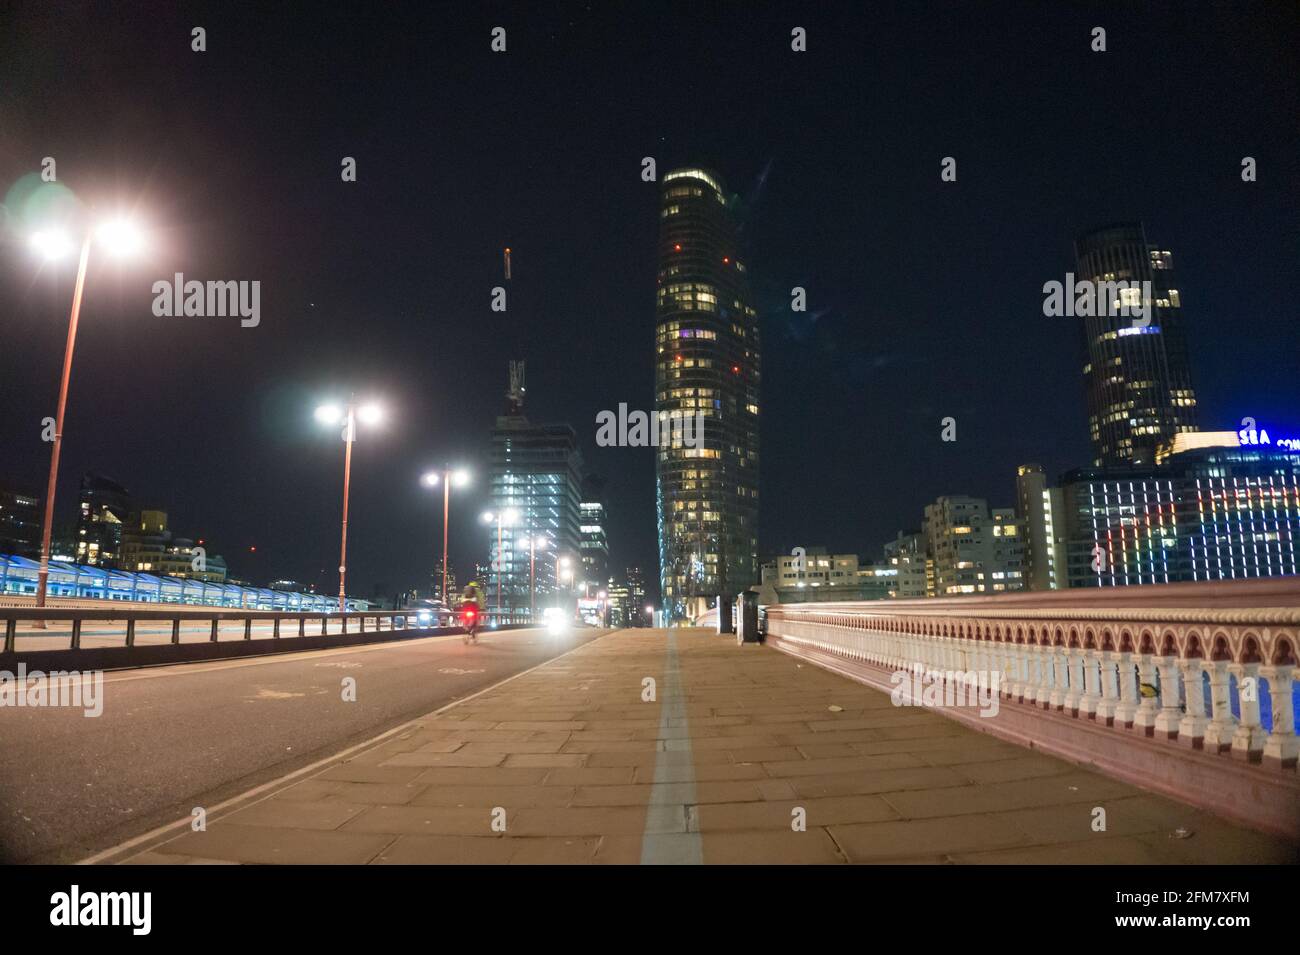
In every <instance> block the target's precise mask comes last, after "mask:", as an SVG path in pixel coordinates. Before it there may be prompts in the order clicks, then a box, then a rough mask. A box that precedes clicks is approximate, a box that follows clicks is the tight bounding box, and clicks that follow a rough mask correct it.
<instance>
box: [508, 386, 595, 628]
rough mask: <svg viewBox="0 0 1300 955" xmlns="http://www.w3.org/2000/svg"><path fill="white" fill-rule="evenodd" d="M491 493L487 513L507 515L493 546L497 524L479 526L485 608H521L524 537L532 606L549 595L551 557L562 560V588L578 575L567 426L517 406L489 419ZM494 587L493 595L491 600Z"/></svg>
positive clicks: (577, 473)
mask: <svg viewBox="0 0 1300 955" xmlns="http://www.w3.org/2000/svg"><path fill="white" fill-rule="evenodd" d="M491 475H492V477H491V497H492V510H493V512H494V513H495V514H513V516H514V520H513V521H512V522H511V523H508V524H506V525H504V526H503V527H502V529H501V534H500V543H501V546H500V549H498V547H497V540H498V535H497V526H496V524H495V522H494V523H492V524H491V525H490V527H488V528H487V531H488V533H489V542H488V553H489V554H490V556H491V560H490V562H489V566H490V568H491V572H490V573H489V574H488V577H487V581H486V588H485V589H486V593H485V594H484V597H485V598H486V600H487V604H488V608H489V609H490V610H493V611H497V610H501V611H503V612H505V613H507V614H512V613H519V612H523V613H525V614H526V613H527V612H528V608H529V583H530V576H529V563H530V551H529V538H533V540H534V542H536V541H537V540H539V539H542V540H545V545H544V546H537V545H536V543H534V546H535V551H534V552H533V561H532V563H533V571H534V574H535V586H536V606H537V607H539V608H540V607H544V606H547V602H546V600H544V599H543V598H544V596H549V595H551V594H554V593H556V584H557V580H556V562H557V559H568V560H569V561H570V570H569V573H570V577H569V578H565V579H564V580H563V581H562V582H561V583H562V584H563V586H564V589H568V588H570V587H571V586H572V585H573V583H575V582H576V581H577V580H579V579H580V574H581V568H580V565H579V560H580V548H579V544H580V541H581V537H580V531H579V526H580V516H581V512H580V508H579V505H580V504H581V494H582V456H581V453H580V452H579V451H578V437H577V434H575V433H574V430H573V429H572V428H571V427H569V426H568V425H554V424H551V425H534V424H532V423H530V422H529V420H528V419H527V418H526V417H524V415H523V414H522V412H520V413H517V414H511V415H506V416H504V417H500V418H498V419H497V426H496V427H495V428H494V429H493V430H492V451H491ZM498 585H499V588H500V589H499V592H500V599H499V601H498Z"/></svg>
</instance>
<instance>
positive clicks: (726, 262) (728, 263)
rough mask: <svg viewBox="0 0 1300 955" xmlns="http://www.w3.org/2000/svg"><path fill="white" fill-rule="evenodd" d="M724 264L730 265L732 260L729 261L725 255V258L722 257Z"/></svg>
mask: <svg viewBox="0 0 1300 955" xmlns="http://www.w3.org/2000/svg"><path fill="white" fill-rule="evenodd" d="M722 264H723V265H730V264H731V259H729V258H728V257H727V256H725V255H724V256H723V257H722Z"/></svg>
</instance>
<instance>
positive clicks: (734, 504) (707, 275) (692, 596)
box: [655, 168, 759, 620]
mask: <svg viewBox="0 0 1300 955" xmlns="http://www.w3.org/2000/svg"><path fill="white" fill-rule="evenodd" d="M661 200H662V201H661V207H660V211H659V215H660V229H659V276H658V284H659V288H658V298H657V302H656V310H655V316H656V318H655V321H656V329H655V352H656V358H655V412H656V415H657V417H658V419H659V421H661V422H664V421H668V422H671V421H672V420H673V419H678V420H682V419H685V418H688V417H691V416H695V415H699V416H700V417H699V418H697V419H696V420H698V421H700V422H702V424H703V435H702V436H697V437H698V440H695V441H692V442H691V443H692V444H695V445H696V446H695V447H688V446H686V444H687V441H686V440H685V439H686V437H687V436H688V435H687V434H680V433H679V434H678V435H677V437H676V438H674V439H673V440H672V441H669V442H666V443H661V444H660V445H659V447H658V449H657V452H656V458H655V477H656V506H657V515H658V532H659V579H660V594H661V596H662V599H663V606H664V611H665V614H666V616H667V617H668V618H669V619H673V620H678V619H682V618H683V617H685V616H688V615H689V614H691V613H693V612H694V611H695V610H697V609H699V608H700V607H701V606H702V605H703V604H704V602H705V601H706V600H707V599H708V598H709V597H713V596H716V595H718V594H723V593H725V594H735V593H738V592H740V591H742V590H745V589H747V588H749V587H750V586H751V585H753V584H755V583H757V582H758V414H759V337H758V316H757V312H755V310H754V308H753V306H752V304H751V301H750V293H749V281H748V278H747V276H746V268H745V264H744V261H743V258H742V256H741V254H740V248H739V235H738V229H737V223H736V220H735V217H734V209H733V207H732V206H731V205H730V204H729V203H728V200H727V195H726V190H725V188H724V186H723V184H722V182H721V180H720V179H719V178H718V177H717V176H715V175H713V174H712V173H710V172H708V171H707V170H704V169H697V168H687V169H675V170H673V171H672V172H670V173H668V174H667V175H665V176H664V177H663V189H662V196H661Z"/></svg>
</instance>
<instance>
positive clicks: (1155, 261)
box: [1075, 222, 1197, 466]
mask: <svg viewBox="0 0 1300 955" xmlns="http://www.w3.org/2000/svg"><path fill="white" fill-rule="evenodd" d="M1075 257H1076V260H1077V269H1078V274H1077V276H1076V281H1079V282H1097V283H1101V282H1130V283H1133V282H1136V283H1142V282H1150V283H1151V285H1150V300H1149V303H1148V304H1149V306H1150V309H1151V311H1150V313H1149V314H1148V318H1149V320H1150V321H1149V323H1148V324H1146V325H1143V324H1141V323H1135V321H1134V317H1133V316H1132V315H1123V314H1110V315H1106V314H1098V315H1091V316H1085V317H1084V318H1083V319H1082V324H1083V331H1084V337H1085V345H1086V353H1087V357H1086V360H1085V364H1084V366H1083V380H1084V388H1085V391H1086V394H1087V407H1088V430H1089V433H1090V435H1091V438H1092V446H1093V464H1094V465H1099V466H1101V465H1112V464H1125V463H1130V462H1132V463H1139V464H1145V463H1151V462H1152V461H1153V460H1154V454H1155V449H1156V447H1157V446H1158V445H1159V444H1162V443H1164V442H1166V441H1169V440H1170V439H1172V438H1173V436H1174V435H1176V434H1179V433H1182V432H1189V431H1196V430H1197V423H1196V393H1195V392H1194V391H1193V390H1192V373H1191V363H1190V361H1189V360H1188V355H1187V332H1186V323H1185V320H1184V318H1183V309H1182V300H1181V296H1180V293H1179V290H1178V282H1177V280H1176V278H1175V273H1174V261H1173V254H1172V253H1171V252H1168V251H1165V250H1162V249H1161V248H1160V247H1159V246H1155V245H1151V244H1149V243H1148V242H1147V238H1146V231H1145V229H1144V228H1143V226H1142V223H1140V222H1136V223H1123V224H1118V225H1112V226H1108V227H1106V228H1103V229H1098V230H1096V231H1094V232H1090V233H1088V234H1087V235H1085V236H1082V237H1080V238H1079V239H1078V240H1077V241H1076V242H1075ZM1142 297H1143V299H1145V298H1146V296H1145V295H1143V296H1142ZM1097 311H1101V310H1100V309H1098V310H1097Z"/></svg>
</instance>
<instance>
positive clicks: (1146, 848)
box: [131, 629, 1296, 865]
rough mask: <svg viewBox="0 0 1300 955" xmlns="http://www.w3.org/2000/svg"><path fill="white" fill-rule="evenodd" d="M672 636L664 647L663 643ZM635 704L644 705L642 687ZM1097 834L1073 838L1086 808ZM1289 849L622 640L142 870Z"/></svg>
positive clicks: (910, 725)
mask: <svg viewBox="0 0 1300 955" xmlns="http://www.w3.org/2000/svg"><path fill="white" fill-rule="evenodd" d="M670 646H671V649H670ZM646 677H650V678H652V679H653V680H655V681H656V687H657V697H656V699H654V700H650V701H643V699H642V693H643V687H644V684H643V680H644V679H645V678H646ZM1098 807H1101V808H1104V809H1105V811H1106V828H1105V830H1104V831H1094V826H1093V820H1094V818H1095V810H1096V809H1097V808H1098ZM1295 858H1296V852H1295V847H1294V846H1291V845H1289V844H1287V843H1284V842H1282V841H1280V840H1278V839H1276V838H1274V837H1272V836H1269V835H1266V834H1263V833H1258V832H1254V831H1251V830H1247V829H1244V828H1242V827H1239V826H1235V825H1233V824H1232V823H1229V822H1226V821H1224V820H1221V819H1219V818H1217V817H1214V816H1212V815H1210V814H1208V813H1205V812H1202V811H1199V810H1195V809H1192V808H1191V807H1188V806H1185V805H1183V804H1180V803H1177V802H1175V801H1173V800H1169V799H1166V798H1164V797H1161V796H1157V795H1153V794H1150V793H1147V792H1144V791H1142V790H1140V789H1138V788H1136V787H1133V786H1130V785H1128V784H1125V783H1121V782H1118V781H1116V780H1113V779H1110V778H1109V777H1106V776H1103V775H1101V774H1099V773H1096V772H1093V771H1091V770H1088V769H1085V768H1081V767H1079V766H1076V765H1073V764H1071V763H1069V762H1066V761H1064V760H1060V759H1056V758H1054V757H1051V756H1045V755H1043V754H1042V753H1039V752H1035V751H1032V750H1029V749H1026V748H1023V747H1019V746H1016V745H1013V744H1011V743H1008V742H1005V741H1003V740H999V739H996V738H994V737H991V736H989V735H987V734H983V733H979V732H976V731H974V730H972V729H969V728H967V727H966V726H964V725H962V724H959V723H956V722H954V721H952V720H948V719H946V718H945V717H944V716H942V715H941V714H939V713H934V712H927V711H919V710H914V709H902V708H897V707H894V706H893V705H892V704H891V702H890V700H889V696H888V694H886V693H883V692H881V691H879V690H876V689H873V688H870V687H866V686H863V685H861V684H858V683H855V682H853V681H851V680H848V679H846V678H844V677H841V676H839V675H837V674H834V673H831V672H829V671H826V670H822V669H820V668H818V667H815V666H812V665H810V664H805V663H802V662H801V661H798V660H796V659H795V658H793V657H790V656H788V655H786V654H783V653H780V652H778V651H776V650H774V649H771V648H767V647H754V646H748V647H737V646H736V644H735V643H734V641H732V640H730V639H727V638H719V637H717V636H716V635H713V634H712V633H711V632H708V631H703V630H678V631H675V632H674V633H673V635H672V637H671V640H670V637H669V634H668V632H667V631H664V630H645V629H643V630H625V631H618V632H615V633H611V634H608V635H606V636H604V637H601V638H599V639H597V640H594V641H591V642H589V643H586V644H584V645H582V646H580V647H578V648H577V649H575V650H573V651H572V652H570V653H568V654H566V655H564V656H562V657H558V658H556V659H555V660H552V661H550V662H549V663H545V664H543V665H542V666H540V667H537V668H536V669H534V670H530V671H528V672H526V673H524V674H521V675H519V676H518V677H515V678H513V679H510V680H508V681H506V682H504V683H502V684H500V685H498V686H497V687H494V688H491V689H489V690H488V691H486V692H484V693H482V694H480V695H478V696H476V697H474V698H472V699H469V700H466V701H464V702H462V703H459V704H456V705H454V706H452V707H451V708H449V709H445V710H443V711H441V712H439V713H436V714H430V715H429V716H427V717H423V718H421V719H420V720H418V721H416V722H415V723H413V724H412V725H411V726H410V727H407V728H406V729H405V730H403V732H402V733H400V734H399V735H397V736H395V737H389V738H386V739H384V740H382V741H380V742H378V743H376V744H374V745H373V746H370V747H367V748H364V749H362V750H360V751H357V752H354V753H353V755H351V756H350V757H349V758H347V759H346V760H341V761H339V762H336V763H333V764H328V765H326V766H325V767H324V768H323V769H320V770H319V771H317V772H315V773H314V774H312V775H311V776H309V777H308V778H301V779H297V780H294V781H292V782H288V783H286V784H285V785H284V787H283V788H282V789H280V790H278V791H274V790H273V791H272V792H271V794H270V795H269V796H268V795H266V794H265V793H263V794H262V795H261V796H260V797H259V798H258V799H257V800H255V801H250V802H249V803H248V804H237V805H236V806H235V807H234V808H232V809H231V810H229V811H227V812H225V813H223V814H221V815H219V816H218V817H217V818H215V819H210V820H209V823H208V830H207V831H206V832H203V833H194V832H185V833H183V834H181V835H179V836H175V837H172V838H170V839H166V840H159V841H158V842H156V843H154V844H152V845H148V846H146V847H143V848H142V849H141V850H140V851H139V852H138V853H137V854H136V855H135V856H134V857H133V859H132V860H131V861H134V862H141V863H149V864H201V863H212V862H246V863H277V862H279V863H318V862H319V863H353V864H355V863H375V864H387V865H394V864H396V865H402V864H507V863H509V864H524V865H527V864H555V863H560V864H588V863H594V864H615V865H627V864H637V863H639V862H641V861H642V860H643V859H649V860H652V861H653V860H663V861H668V862H675V861H703V862H706V863H715V864H738V863H758V864H773V865H780V864H841V863H846V862H850V863H891V864H902V863H915V864H928V865H935V864H984V865H1009V864H1039V863H1052V864H1137V863H1160V864H1171V865H1173V864H1196V863H1203V862H1274V861H1294V860H1295Z"/></svg>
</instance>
